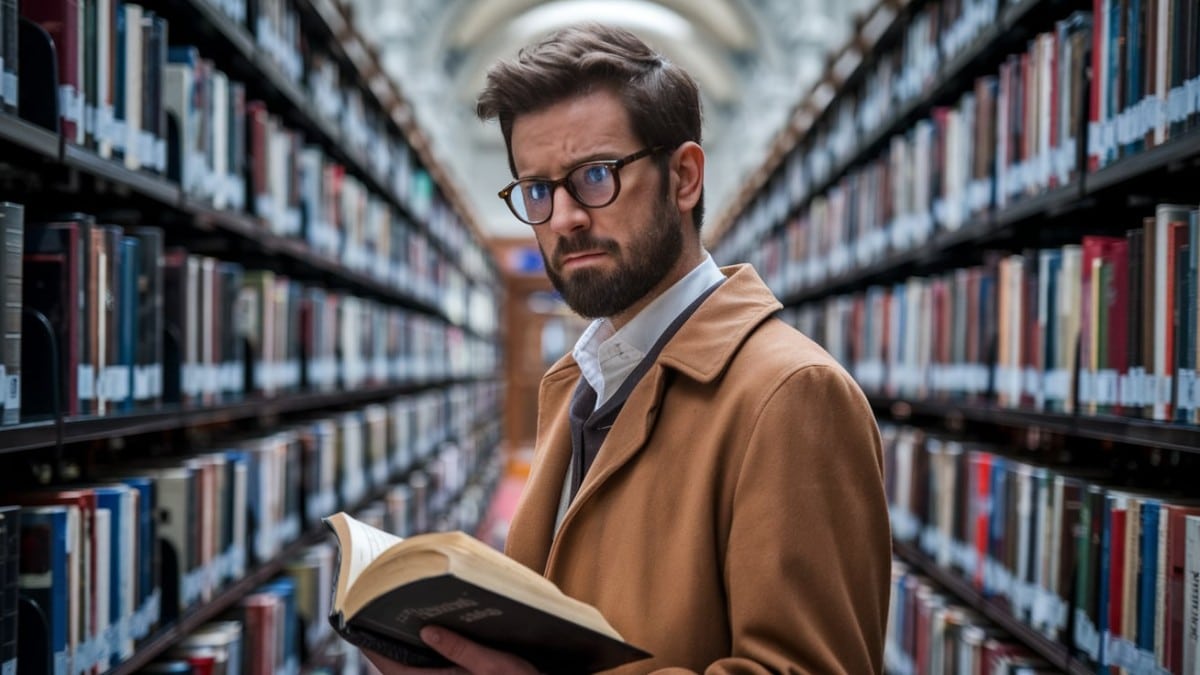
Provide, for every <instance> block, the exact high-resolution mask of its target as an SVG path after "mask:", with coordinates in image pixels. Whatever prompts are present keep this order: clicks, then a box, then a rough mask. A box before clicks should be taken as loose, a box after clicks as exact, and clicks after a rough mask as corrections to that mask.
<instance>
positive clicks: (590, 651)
mask: <svg viewBox="0 0 1200 675" xmlns="http://www.w3.org/2000/svg"><path fill="white" fill-rule="evenodd" d="M324 522H325V524H326V525H327V526H328V527H329V528H330V529H331V530H332V531H333V533H334V535H335V537H336V541H337V546H338V562H337V572H336V576H335V579H334V592H333V603H332V604H333V608H332V612H331V613H330V616H329V618H330V622H331V623H332V624H333V627H334V629H335V630H336V631H337V632H338V633H339V634H340V635H341V636H342V637H343V638H345V639H346V640H347V641H348V642H350V643H351V644H354V645H357V646H359V647H363V648H366V649H369V650H372V651H375V652H378V653H379V654H381V655H383V656H386V657H388V658H391V659H393V660H396V661H399V662H401V663H405V664H407V665H411V666H417V667H432V666H438V665H445V664H446V663H447V662H446V661H445V660H444V659H442V658H441V656H440V655H438V654H437V653H436V652H434V651H433V650H431V649H429V648H428V647H426V646H425V645H424V643H422V642H421V639H420V638H419V637H418V634H419V632H420V630H421V628H423V627H424V626H426V625H438V626H443V627H445V628H448V629H450V630H453V631H455V632H457V633H459V634H461V635H463V636H465V637H467V638H469V639H471V640H474V641H476V642H478V643H480V644H482V645H485V646H488V647H492V648H495V649H499V650H501V651H505V652H509V653H512V654H515V655H517V656H519V657H521V658H523V659H525V660H527V661H529V662H530V663H532V664H533V665H535V666H536V667H537V668H538V670H539V671H541V672H565V671H571V672H594V671H597V670H605V669H608V668H613V667H615V666H618V665H621V664H624V663H628V662H631V661H636V660H640V659H643V658H647V657H649V656H650V654H648V653H647V652H645V651H643V650H641V649H639V648H637V647H634V646H633V645H630V644H628V643H626V642H625V641H624V640H623V639H622V638H621V636H620V634H618V633H617V631H616V630H615V629H614V628H613V627H612V626H610V625H609V624H608V622H607V621H605V619H604V617H603V616H601V614H600V612H599V611H598V610H597V609H595V608H594V607H591V606H590V605H587V604H586V603H583V602H580V601H579V600H575V599H573V598H570V597H568V596H566V595H564V594H563V593H562V591H560V590H559V589H558V588H557V587H556V586H554V584H553V583H552V582H550V581H549V580H547V579H545V578H543V577H541V576H540V575H538V574H536V573H535V572H533V571H532V570H529V569H528V568H525V567H523V566H521V565H520V564H519V563H517V562H515V561H513V560H511V559H509V558H507V557H505V556H504V554H502V553H500V552H499V551H496V550H495V549H493V548H491V547H489V546H488V545H486V544H484V543H483V542H480V541H479V540H477V539H474V538H473V537H470V536H469V535H466V534H463V533H461V532H435V533H427V534H421V535H417V536H413V537H409V538H407V539H401V538H399V537H396V536H394V535H391V534H388V533H386V532H383V531H382V530H379V529H376V528H373V527H371V526H369V525H366V524H365V523H363V522H361V521H359V520H356V519H354V518H352V517H351V516H349V515H347V514H346V513H344V512H339V513H336V514H334V515H332V516H329V517H328V518H325V519H324Z"/></svg>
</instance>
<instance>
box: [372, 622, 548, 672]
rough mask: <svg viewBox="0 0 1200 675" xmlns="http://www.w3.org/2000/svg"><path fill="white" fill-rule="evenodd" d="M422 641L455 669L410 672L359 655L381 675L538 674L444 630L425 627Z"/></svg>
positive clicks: (526, 664)
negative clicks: (453, 664) (455, 665)
mask: <svg viewBox="0 0 1200 675" xmlns="http://www.w3.org/2000/svg"><path fill="white" fill-rule="evenodd" d="M421 639H422V640H424V641H425V644H427V645H429V647H430V648H432V649H433V650H434V651H436V652H437V653H439V654H441V655H442V656H444V657H446V658H447V659H449V660H450V661H451V662H453V663H455V664H457V667H451V668H411V667H409V666H405V665H403V664H400V663H397V662H395V661H392V660H391V659H388V658H385V657H383V656H380V655H379V654H376V653H375V652H372V651H368V650H366V649H364V650H362V652H363V654H364V655H365V656H366V657H367V659H368V660H370V662H371V663H372V664H374V666H375V667H376V668H378V669H379V672H380V673H381V674H382V675H463V674H464V673H465V674H468V675H537V672H538V671H537V668H534V667H533V666H532V665H531V664H530V663H529V662H528V661H526V660H524V659H521V658H518V657H516V656H513V655H512V654H507V653H505V652H499V651H496V650H495V649H489V648H487V647H484V646H483V645H480V644H478V643H475V642H471V641H470V640H468V639H466V638H464V637H462V636H461V635H458V634H457V633H454V632H451V631H448V630H446V629H445V628H437V627H435V626H426V627H425V628H422V629H421Z"/></svg>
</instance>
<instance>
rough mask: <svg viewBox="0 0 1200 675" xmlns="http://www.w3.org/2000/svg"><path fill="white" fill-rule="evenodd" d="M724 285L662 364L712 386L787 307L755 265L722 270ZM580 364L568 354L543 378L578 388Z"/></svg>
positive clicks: (681, 331)
mask: <svg viewBox="0 0 1200 675" xmlns="http://www.w3.org/2000/svg"><path fill="white" fill-rule="evenodd" d="M721 272H722V273H723V274H724V275H725V277H726V279H725V283H723V284H721V287H720V288H718V289H717V290H716V291H715V292H713V294H712V295H711V296H709V298H708V299H707V300H705V302H704V304H702V305H700V307H699V308H697V309H696V313H695V314H693V315H692V318H691V319H689V320H688V322H687V323H685V324H684V325H683V326H682V327H681V328H680V329H679V332H678V333H676V334H675V337H674V338H672V339H671V341H670V342H669V343H667V346H666V347H665V348H664V349H663V352H662V354H660V355H659V357H658V362H659V363H660V364H662V365H664V366H667V367H670V368H674V369H675V370H678V371H679V372H681V373H683V374H684V375H687V376H688V377H690V378H692V379H694V380H696V381H698V382H711V381H712V380H713V379H715V378H716V377H717V376H718V375H720V374H721V372H722V371H724V370H725V368H726V366H728V365H729V361H730V360H731V359H732V358H733V355H734V354H735V353H737V349H738V347H740V346H741V344H742V342H743V341H744V340H745V339H746V336H748V335H749V334H750V332H751V331H753V330H754V329H755V328H756V327H757V326H758V324H760V323H762V322H763V321H764V320H765V319H767V318H768V317H770V316H771V315H772V314H774V313H775V312H777V311H779V309H780V308H782V307H783V305H782V304H780V302H779V301H778V300H777V299H776V298H775V295H774V294H773V293H771V290H770V289H769V288H767V286H766V284H764V283H763V281H762V279H761V278H759V276H758V273H757V272H755V270H754V268H753V267H751V266H750V265H744V264H743V265H730V266H728V267H722V268H721ZM578 378H579V365H578V364H577V363H575V359H574V358H572V356H571V355H570V354H569V353H568V354H566V355H565V356H563V357H562V358H561V359H559V360H558V361H557V362H556V363H555V364H554V365H552V366H551V367H550V369H549V370H547V371H546V374H545V375H543V376H542V381H543V386H546V385H551V384H562V383H563V382H566V383H568V385H569V386H571V387H574V386H575V383H576V380H577V379H578Z"/></svg>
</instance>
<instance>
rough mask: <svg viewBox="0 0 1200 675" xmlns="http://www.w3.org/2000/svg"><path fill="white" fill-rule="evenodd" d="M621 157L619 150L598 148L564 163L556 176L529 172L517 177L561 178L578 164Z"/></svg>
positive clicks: (524, 178)
mask: <svg viewBox="0 0 1200 675" xmlns="http://www.w3.org/2000/svg"><path fill="white" fill-rule="evenodd" d="M621 157H622V155H621V154H620V153H619V152H616V151H612V150H600V151H597V152H593V153H590V154H587V155H582V156H580V157H577V158H575V159H574V160H572V161H571V162H569V163H566V164H564V165H563V166H562V167H561V168H560V169H559V171H558V175H557V176H547V175H546V174H540V173H532V174H529V175H528V176H522V175H520V174H517V178H518V179H520V180H526V179H529V178H545V179H547V180H555V179H558V178H562V177H563V176H565V175H567V172H568V171H570V170H571V169H574V168H575V167H577V166H579V165H580V164H588V163H590V162H607V161H613V160H617V159H620V158H621Z"/></svg>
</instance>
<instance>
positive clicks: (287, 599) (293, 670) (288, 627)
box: [259, 577, 300, 675]
mask: <svg viewBox="0 0 1200 675" xmlns="http://www.w3.org/2000/svg"><path fill="white" fill-rule="evenodd" d="M259 591H261V592H265V593H270V594H272V595H274V596H276V597H278V598H279V599H280V600H282V601H283V660H282V662H280V663H279V664H277V666H279V669H278V670H276V673H277V674H278V675H299V673H300V645H299V643H298V642H297V640H298V639H299V636H298V635H297V631H296V624H297V614H296V582H295V580H293V579H292V578H291V577H279V578H278V579H274V580H272V581H270V582H268V583H266V584H263V586H262V587H261V588H259Z"/></svg>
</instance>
